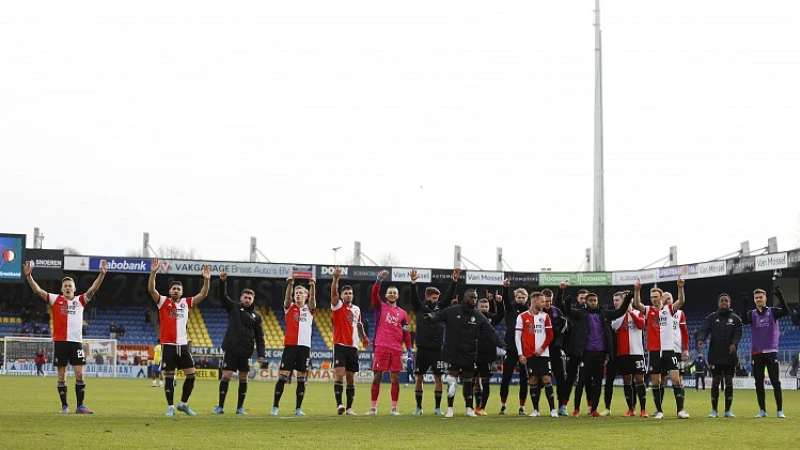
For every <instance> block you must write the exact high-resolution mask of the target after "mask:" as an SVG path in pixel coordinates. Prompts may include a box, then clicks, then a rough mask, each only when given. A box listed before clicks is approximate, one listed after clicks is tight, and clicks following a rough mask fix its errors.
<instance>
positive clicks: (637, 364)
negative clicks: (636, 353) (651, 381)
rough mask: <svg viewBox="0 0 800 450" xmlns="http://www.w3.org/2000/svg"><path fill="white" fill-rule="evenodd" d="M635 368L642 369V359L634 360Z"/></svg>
mask: <svg viewBox="0 0 800 450" xmlns="http://www.w3.org/2000/svg"><path fill="white" fill-rule="evenodd" d="M636 369H642V370H644V361H642V360H638V361H636Z"/></svg>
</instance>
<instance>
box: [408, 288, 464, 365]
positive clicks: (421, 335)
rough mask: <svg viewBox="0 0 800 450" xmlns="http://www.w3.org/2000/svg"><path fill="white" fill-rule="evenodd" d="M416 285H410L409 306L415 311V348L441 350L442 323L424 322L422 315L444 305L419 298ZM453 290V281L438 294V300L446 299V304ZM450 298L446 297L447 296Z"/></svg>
mask: <svg viewBox="0 0 800 450" xmlns="http://www.w3.org/2000/svg"><path fill="white" fill-rule="evenodd" d="M417 289H418V288H417V285H416V284H413V285H412V286H411V306H412V307H413V308H414V311H415V312H416V316H417V317H416V322H417V349H427V350H436V351H441V349H442V335H443V333H444V324H443V323H441V322H437V323H433V322H426V321H425V319H424V318H423V316H424V315H425V313H433V312H436V311H438V310H440V309H442V308H444V307H440V306H439V302H433V303H432V302H429V301H428V300H427V299H425V300H423V299H420V296H419V291H418V290H417ZM454 291H455V283H450V287H448V288H447V292H446V293H445V294H442V295H440V296H439V300H440V301H442V300H447V304H449V303H450V300H452V297H453V292H454ZM448 296H449V297H450V298H447V297H448Z"/></svg>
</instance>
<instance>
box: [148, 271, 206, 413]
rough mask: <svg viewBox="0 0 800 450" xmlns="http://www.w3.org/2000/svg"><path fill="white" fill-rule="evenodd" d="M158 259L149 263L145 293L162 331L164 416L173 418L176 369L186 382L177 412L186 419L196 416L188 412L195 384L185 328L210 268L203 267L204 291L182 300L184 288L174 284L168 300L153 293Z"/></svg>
mask: <svg viewBox="0 0 800 450" xmlns="http://www.w3.org/2000/svg"><path fill="white" fill-rule="evenodd" d="M158 266H159V265H158V258H153V260H152V262H151V263H150V278H149V279H148V280H147V290H148V291H149V292H150V297H152V298H153V301H154V302H156V305H157V306H158V317H159V320H160V328H161V330H160V331H161V333H160V334H161V339H160V341H161V345H162V362H161V364H162V366H161V368H162V369H163V371H164V375H165V376H164V394H165V395H166V397H167V405H168V407H167V413H166V414H165V415H167V416H174V415H175V407H174V406H173V401H174V395H175V369H176V368H177V369H179V370H183V373H184V374H185V375H186V381H184V382H183V392H182V393H181V401H180V403H178V411H181V412H183V413H185V414H186V415H188V416H196V415H197V414H196V413H195V412H194V411H192V410H191V408H189V404H188V402H189V397H190V396H191V395H192V390H193V389H194V380H195V372H196V370H195V367H194V359H192V353H191V351H190V350H189V342H188V341H187V337H186V336H187V335H186V325H187V323H188V322H189V308H194V307H197V305H199V304H200V302H202V301H203V300H204V299H205V298H206V297H207V296H208V288H209V285H210V284H211V267H210V266H203V287H202V288H201V289H200V293H199V294H197V295H195V296H194V297H182V295H183V284H182V283H181V282H180V281H173V282H172V283H170V285H169V297H166V296H163V295H161V294H159V293H158V291H157V290H156V272H158Z"/></svg>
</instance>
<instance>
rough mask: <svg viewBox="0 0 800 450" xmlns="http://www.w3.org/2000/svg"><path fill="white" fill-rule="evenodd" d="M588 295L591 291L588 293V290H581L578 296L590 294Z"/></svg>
mask: <svg viewBox="0 0 800 450" xmlns="http://www.w3.org/2000/svg"><path fill="white" fill-rule="evenodd" d="M588 293H589V291H587V290H586V289H581V290H580V291H578V295H581V294H588Z"/></svg>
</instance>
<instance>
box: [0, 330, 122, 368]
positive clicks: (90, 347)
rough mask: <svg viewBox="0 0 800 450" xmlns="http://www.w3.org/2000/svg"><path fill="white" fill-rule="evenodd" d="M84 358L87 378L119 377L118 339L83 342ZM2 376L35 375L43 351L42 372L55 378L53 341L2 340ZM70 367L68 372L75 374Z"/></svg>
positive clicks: (12, 337)
mask: <svg viewBox="0 0 800 450" xmlns="http://www.w3.org/2000/svg"><path fill="white" fill-rule="evenodd" d="M82 343H83V355H84V357H85V358H86V365H85V366H84V368H83V376H84V377H111V378H114V377H116V376H117V340H116V339H84V340H83V341H82ZM2 348H3V355H2V361H3V370H2V374H3V375H36V374H37V368H36V362H35V357H36V354H37V353H38V352H39V350H40V349H44V352H45V358H46V361H47V362H46V363H45V364H44V365H43V367H42V370H43V371H44V373H45V375H56V373H57V370H56V367H55V366H54V362H55V361H54V360H53V359H54V357H55V355H54V350H55V346H54V344H53V340H52V339H50V338H41V337H26V336H6V337H5V338H3V346H2ZM72 372H73V370H72V366H68V368H67V373H72Z"/></svg>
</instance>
